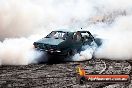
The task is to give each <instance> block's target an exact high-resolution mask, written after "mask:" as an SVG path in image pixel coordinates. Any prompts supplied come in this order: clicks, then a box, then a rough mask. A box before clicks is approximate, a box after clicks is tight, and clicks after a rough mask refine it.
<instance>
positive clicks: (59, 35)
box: [46, 31, 67, 39]
mask: <svg viewBox="0 0 132 88" xmlns="http://www.w3.org/2000/svg"><path fill="white" fill-rule="evenodd" d="M46 38H58V39H66V38H67V33H66V32H59V31H53V32H51V33H50V34H49V35H47V36H46Z"/></svg>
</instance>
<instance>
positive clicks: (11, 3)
mask: <svg viewBox="0 0 132 88" xmlns="http://www.w3.org/2000/svg"><path fill="white" fill-rule="evenodd" d="M131 16H132V1H131V0H70V1H68V0H61V1H60V0H0V40H1V42H0V63H1V64H28V63H30V62H32V61H34V59H35V58H37V57H38V56H39V55H40V54H39V53H38V52H36V51H34V50H33V48H32V47H33V45H32V43H33V42H34V41H31V40H30V39H29V38H27V37H29V36H32V38H34V39H37V38H36V37H33V36H34V34H42V35H43V36H44V35H46V34H47V33H48V32H50V31H51V30H56V29H57V28H65V29H66V28H70V29H72V28H74V29H80V28H81V27H83V28H87V29H86V30H88V29H91V30H92V31H93V33H95V34H97V35H98V36H99V37H100V38H102V39H104V40H106V41H104V42H103V45H102V46H101V48H99V49H98V51H97V52H96V57H97V58H109V57H110V58H114V59H115V58H116V59H120V58H123V59H130V58H131V57H132V56H131V54H130V52H131V50H132V49H131V44H132V42H131V39H130V38H131V33H132V31H131V28H132V27H131V18H132V17H131ZM102 21H103V22H104V23H102ZM123 35H124V36H123ZM21 37H26V38H21ZM6 38H8V39H6ZM10 38H11V39H10ZM13 38H14V39H13ZM121 40H122V41H121ZM2 41H3V42H2ZM23 42H24V43H23ZM88 50H89V49H87V50H86V51H83V52H81V54H80V55H81V57H82V58H83V59H81V58H80V60H86V59H89V58H90V57H91V55H89V52H88ZM7 53H8V54H7ZM30 55H31V56H32V57H30ZM89 56H90V57H89ZM78 57H79V56H78ZM27 58H28V59H27ZM29 58H30V59H29ZM78 60H79V58H78Z"/></svg>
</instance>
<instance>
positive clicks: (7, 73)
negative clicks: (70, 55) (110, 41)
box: [0, 59, 132, 88]
mask: <svg viewBox="0 0 132 88" xmlns="http://www.w3.org/2000/svg"><path fill="white" fill-rule="evenodd" d="M102 61H103V62H105V64H106V66H107V67H106V69H105V70H104V71H103V72H101V73H102V74H105V73H109V74H113V73H115V74H117V73H119V74H120V73H121V72H120V71H119V70H121V69H123V68H124V69H123V74H128V73H129V74H131V75H132V73H131V62H129V63H128V62H127V61H113V60H106V59H102ZM94 62H97V63H95V65H94V66H96V67H97V66H99V68H100V69H103V67H100V66H103V65H97V64H98V63H99V60H93V61H92V63H94ZM89 63H91V61H84V62H62V63H56V64H54V63H52V64H30V65H16V66H14V65H1V66H0V88H2V87H3V88H9V87H17V88H18V87H19V88H20V87H28V88H29V87H32V88H132V81H130V83H86V84H84V85H80V84H78V82H77V80H76V72H75V67H76V64H82V65H84V64H85V65H88V64H89ZM116 63H117V67H115V68H116V70H115V68H114V67H113V70H112V69H111V68H112V66H115V64H116ZM120 63H121V64H120ZM123 64H124V65H123ZM98 70H99V69H98ZM117 70H118V71H117Z"/></svg>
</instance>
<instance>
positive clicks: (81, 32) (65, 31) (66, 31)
mask: <svg viewBox="0 0 132 88" xmlns="http://www.w3.org/2000/svg"><path fill="white" fill-rule="evenodd" d="M52 32H67V33H76V32H81V33H85V32H88V33H90V32H89V31H52Z"/></svg>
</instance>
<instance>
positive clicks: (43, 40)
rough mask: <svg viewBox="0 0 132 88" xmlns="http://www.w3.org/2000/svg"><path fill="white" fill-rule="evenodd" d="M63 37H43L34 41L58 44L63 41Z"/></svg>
mask: <svg viewBox="0 0 132 88" xmlns="http://www.w3.org/2000/svg"><path fill="white" fill-rule="evenodd" d="M63 41H64V40H63V39H55V38H43V39H40V40H38V41H37V42H36V43H43V44H48V45H58V44H60V43H61V42H63Z"/></svg>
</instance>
